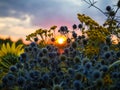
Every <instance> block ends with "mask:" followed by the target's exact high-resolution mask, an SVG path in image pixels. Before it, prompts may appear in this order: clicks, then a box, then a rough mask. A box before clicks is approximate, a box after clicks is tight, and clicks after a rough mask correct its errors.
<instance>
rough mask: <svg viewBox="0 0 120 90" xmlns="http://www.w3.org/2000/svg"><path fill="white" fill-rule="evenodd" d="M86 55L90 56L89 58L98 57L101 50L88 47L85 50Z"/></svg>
mask: <svg viewBox="0 0 120 90" xmlns="http://www.w3.org/2000/svg"><path fill="white" fill-rule="evenodd" d="M84 52H85V54H86V55H87V56H88V57H91V56H93V55H96V54H98V52H99V48H98V47H94V46H92V45H87V46H86V47H85V50H84Z"/></svg>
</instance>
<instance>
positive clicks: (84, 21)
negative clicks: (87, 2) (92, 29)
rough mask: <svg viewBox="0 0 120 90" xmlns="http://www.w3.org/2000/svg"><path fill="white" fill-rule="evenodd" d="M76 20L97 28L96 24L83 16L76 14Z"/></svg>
mask: <svg viewBox="0 0 120 90" xmlns="http://www.w3.org/2000/svg"><path fill="white" fill-rule="evenodd" d="M77 16H78V19H79V20H80V21H81V22H82V23H85V24H86V25H89V26H99V24H98V23H97V22H95V21H94V20H93V19H91V18H90V17H89V16H86V15H85V14H77Z"/></svg>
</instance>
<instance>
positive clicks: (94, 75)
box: [92, 70, 101, 79]
mask: <svg viewBox="0 0 120 90" xmlns="http://www.w3.org/2000/svg"><path fill="white" fill-rule="evenodd" d="M92 74H93V78H94V79H98V78H100V77H101V72H100V71H99V70H95V71H94V72H93V73H92Z"/></svg>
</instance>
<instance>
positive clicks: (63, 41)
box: [56, 36, 66, 44]
mask: <svg viewBox="0 0 120 90" xmlns="http://www.w3.org/2000/svg"><path fill="white" fill-rule="evenodd" d="M56 40H57V43H58V44H64V43H65V41H66V37H64V36H58V37H56Z"/></svg>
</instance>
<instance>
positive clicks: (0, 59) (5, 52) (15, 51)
mask: <svg viewBox="0 0 120 90" xmlns="http://www.w3.org/2000/svg"><path fill="white" fill-rule="evenodd" d="M23 52H24V49H23V44H19V45H17V46H16V43H15V42H13V43H12V44H11V45H10V44H9V43H6V44H4V43H3V44H2V46H1V49H0V80H1V78H2V77H3V76H4V75H5V74H6V73H7V72H8V71H9V68H10V66H12V65H14V64H16V63H17V62H18V57H19V55H20V54H21V53H23Z"/></svg>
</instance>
